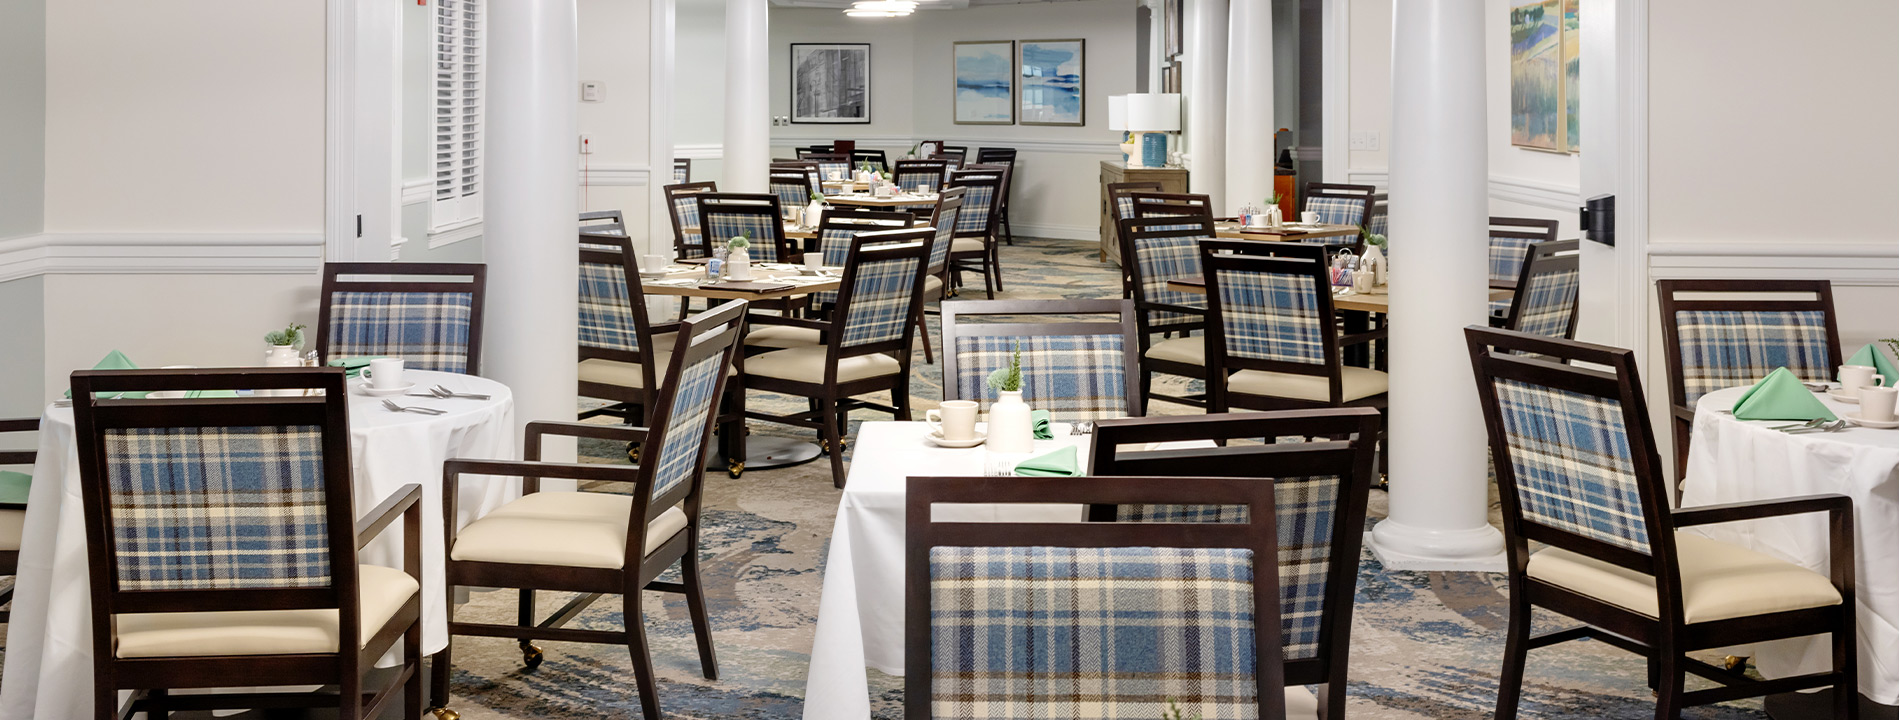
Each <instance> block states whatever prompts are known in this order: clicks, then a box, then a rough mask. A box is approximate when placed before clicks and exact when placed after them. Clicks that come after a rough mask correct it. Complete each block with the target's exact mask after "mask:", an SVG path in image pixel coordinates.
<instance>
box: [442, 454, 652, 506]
mask: <svg viewBox="0 0 1900 720" xmlns="http://www.w3.org/2000/svg"><path fill="white" fill-rule="evenodd" d="M442 474H443V476H444V477H445V478H446V479H448V480H450V481H454V480H456V479H457V476H460V475H499V476H502V477H537V478H560V479H562V480H596V481H600V482H637V481H638V480H639V479H640V466H638V465H608V464H606V463H557V462H538V461H532V460H449V461H448V462H445V463H443V464H442ZM449 489H450V483H448V482H445V483H444V484H443V494H444V497H445V499H447V498H452V497H453V496H452V495H448V490H449Z"/></svg>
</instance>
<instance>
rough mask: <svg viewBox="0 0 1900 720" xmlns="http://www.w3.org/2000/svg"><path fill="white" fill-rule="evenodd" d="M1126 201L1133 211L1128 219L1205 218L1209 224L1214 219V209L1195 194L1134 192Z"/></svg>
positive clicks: (1203, 198)
mask: <svg viewBox="0 0 1900 720" xmlns="http://www.w3.org/2000/svg"><path fill="white" fill-rule="evenodd" d="M1128 200H1129V202H1130V205H1129V207H1130V209H1131V210H1132V211H1133V214H1132V215H1131V216H1130V217H1136V218H1149V217H1180V216H1188V217H1191V218H1193V217H1205V218H1207V219H1208V220H1209V221H1210V222H1211V221H1212V220H1213V218H1214V207H1213V206H1212V205H1209V204H1208V202H1207V196H1206V195H1201V194H1197V193H1151V192H1134V193H1129V194H1128ZM1182 227H1183V228H1185V227H1187V226H1186V225H1183V226H1182ZM1210 236H1211V234H1210Z"/></svg>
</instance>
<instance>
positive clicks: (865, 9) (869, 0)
mask: <svg viewBox="0 0 1900 720" xmlns="http://www.w3.org/2000/svg"><path fill="white" fill-rule="evenodd" d="M916 9H917V3H916V2H914V0H858V2H854V3H851V9H850V10H846V11H844V14H845V15H849V16H851V17H879V18H890V17H903V16H905V15H909V14H911V13H912V12H914V11H915V10H916Z"/></svg>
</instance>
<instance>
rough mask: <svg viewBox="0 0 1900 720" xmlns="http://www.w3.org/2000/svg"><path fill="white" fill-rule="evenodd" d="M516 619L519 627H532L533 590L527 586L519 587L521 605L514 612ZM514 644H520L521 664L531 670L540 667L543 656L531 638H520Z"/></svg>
mask: <svg viewBox="0 0 1900 720" xmlns="http://www.w3.org/2000/svg"><path fill="white" fill-rule="evenodd" d="M516 620H517V623H518V624H519V625H520V626H521V627H524V628H531V627H534V591H533V590H530V589H528V588H522V589H521V607H520V609H519V611H518V612H517V613H516ZM515 644H516V645H518V646H520V648H521V664H522V665H525V666H527V668H528V669H529V670H533V669H535V668H538V667H541V660H542V658H543V657H545V656H544V655H542V654H541V648H538V647H535V645H534V641H533V640H529V639H526V638H522V639H520V640H516V641H515Z"/></svg>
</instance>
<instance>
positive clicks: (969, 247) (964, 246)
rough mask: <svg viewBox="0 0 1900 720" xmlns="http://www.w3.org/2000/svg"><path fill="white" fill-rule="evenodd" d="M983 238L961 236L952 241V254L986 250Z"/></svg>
mask: <svg viewBox="0 0 1900 720" xmlns="http://www.w3.org/2000/svg"><path fill="white" fill-rule="evenodd" d="M984 251H985V250H984V248H983V240H982V239H980V238H973V237H961V238H956V239H954V240H951V241H950V254H952V255H956V254H960V253H971V252H984Z"/></svg>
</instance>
